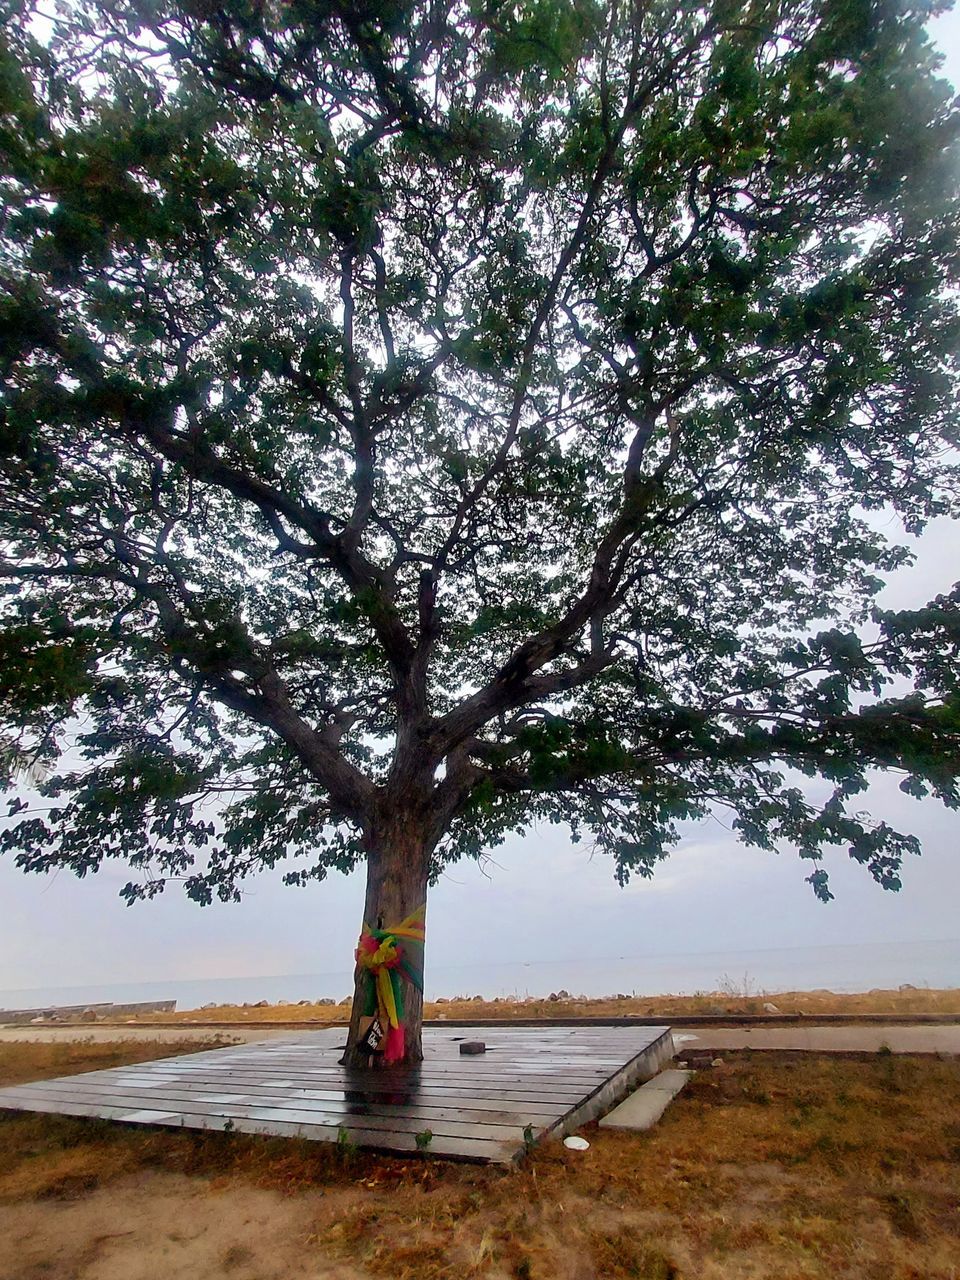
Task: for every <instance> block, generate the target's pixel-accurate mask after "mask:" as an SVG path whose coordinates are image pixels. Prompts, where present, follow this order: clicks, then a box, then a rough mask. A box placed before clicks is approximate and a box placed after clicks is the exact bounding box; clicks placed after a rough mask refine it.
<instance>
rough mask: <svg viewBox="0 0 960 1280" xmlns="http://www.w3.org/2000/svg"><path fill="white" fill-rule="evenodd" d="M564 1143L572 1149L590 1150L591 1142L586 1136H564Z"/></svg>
mask: <svg viewBox="0 0 960 1280" xmlns="http://www.w3.org/2000/svg"><path fill="white" fill-rule="evenodd" d="M563 1145H564V1146H565V1147H569V1148H570V1150H571V1151H589V1150H590V1143H589V1142H588V1141H587V1140H586V1138H578V1137H576V1136H574V1137H572V1138H564V1140H563Z"/></svg>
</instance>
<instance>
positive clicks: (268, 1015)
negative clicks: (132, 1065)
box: [138, 980, 960, 1025]
mask: <svg viewBox="0 0 960 1280" xmlns="http://www.w3.org/2000/svg"><path fill="white" fill-rule="evenodd" d="M734 986H735V984H733V983H731V984H730V985H729V989H728V990H727V991H726V992H712V993H707V994H702V995H695V996H671V995H662V996H624V997H623V998H622V999H620V998H609V999H602V1000H556V1001H553V1000H532V1001H514V1000H445V1001H443V1002H441V1003H439V1004H437V1003H435V1002H430V1003H428V1004H426V1006H425V1007H424V1014H425V1016H426V1017H427V1018H444V1017H446V1018H450V1019H464V1018H470V1019H477V1020H481V1019H485V1018H498V1019H507V1020H509V1019H512V1018H558V1017H562V1018H574V1017H594V1018H606V1017H623V1016H627V1015H634V1016H639V1017H648V1018H672V1019H674V1020H677V1019H681V1018H684V1017H690V1016H692V1015H697V1014H714V1015H724V1014H726V1015H730V1016H740V1015H743V1014H760V1013H763V1011H764V1009H763V1006H764V1004H770V1003H772V1004H774V1005H776V1007H777V1009H778V1010H779V1011H780V1012H781V1013H784V1014H787V1013H802V1014H805V1015H806V1016H809V1017H816V1016H817V1015H823V1014H840V1015H843V1014H851V1015H852V1014H897V1015H900V1016H903V1015H908V1016H909V1015H911V1014H924V1013H933V1014H945V1015H950V1016H953V1015H956V1016H960V988H950V989H948V990H943V991H932V990H928V989H926V988H918V989H915V990H912V991H869V992H860V993H856V994H850V995H838V994H836V993H834V992H832V991H786V992H775V993H773V994H770V993H764V994H763V995H748V994H744V992H745V991H747V990H749V988H750V983H749V980H744V981H743V982H741V983H740V987H741V992H740V993H739V994H738V993H737V992H736V990H735V989H734ZM349 1017H350V1008H349V1006H348V1005H318V1004H310V1005H298V1004H279V1005H269V1006H267V1007H266V1008H262V1009H258V1008H255V1007H247V1008H237V1007H235V1006H231V1005H223V1006H220V1007H219V1008H216V1009H203V1010H199V1009H184V1010H182V1011H181V1012H179V1013H175V1014H169V1013H166V1014H146V1015H143V1016H142V1017H141V1018H139V1019H138V1021H140V1022H150V1023H167V1022H187V1023H196V1024H201V1025H202V1024H203V1023H205V1022H215V1023H220V1022H237V1023H244V1022H316V1021H320V1022H346V1021H348V1020H349Z"/></svg>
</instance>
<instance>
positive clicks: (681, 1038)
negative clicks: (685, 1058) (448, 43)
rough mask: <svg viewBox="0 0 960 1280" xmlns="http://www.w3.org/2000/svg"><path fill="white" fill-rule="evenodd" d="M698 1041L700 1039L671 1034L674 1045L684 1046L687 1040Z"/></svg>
mask: <svg viewBox="0 0 960 1280" xmlns="http://www.w3.org/2000/svg"><path fill="white" fill-rule="evenodd" d="M699 1039H700V1037H699V1036H685V1035H679V1036H678V1035H677V1033H676V1032H674V1033H673V1043H674V1044H686V1043H687V1041H688V1040H699Z"/></svg>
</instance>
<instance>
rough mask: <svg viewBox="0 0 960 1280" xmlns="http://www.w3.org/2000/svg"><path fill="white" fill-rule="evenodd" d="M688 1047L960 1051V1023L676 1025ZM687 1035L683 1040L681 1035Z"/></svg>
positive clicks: (679, 1051) (678, 1041)
mask: <svg viewBox="0 0 960 1280" xmlns="http://www.w3.org/2000/svg"><path fill="white" fill-rule="evenodd" d="M673 1036H674V1041H675V1042H676V1044H677V1056H678V1057H680V1058H682V1057H683V1051H684V1049H685V1048H686V1049H690V1050H702V1049H718V1050H723V1049H807V1050H809V1051H810V1052H813V1053H851V1052H853V1053H876V1052H877V1050H878V1049H883V1048H886V1049H889V1050H890V1051H891V1052H892V1053H952V1054H960V1026H945V1027H937V1026H919V1027H901V1026H891V1027H806V1026H804V1027H796V1026H794V1027H710V1028H704V1027H682V1026H674V1027H673ZM681 1036H683V1037H686V1038H685V1039H683V1040H681V1039H680V1037H681Z"/></svg>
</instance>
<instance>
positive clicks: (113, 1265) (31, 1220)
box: [0, 1172, 365, 1280]
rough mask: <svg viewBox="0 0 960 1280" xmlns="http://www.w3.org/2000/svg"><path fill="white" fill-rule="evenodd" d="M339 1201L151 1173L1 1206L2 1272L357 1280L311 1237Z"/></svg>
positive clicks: (92, 1278) (116, 1279)
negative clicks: (64, 1196) (72, 1195)
mask: <svg viewBox="0 0 960 1280" xmlns="http://www.w3.org/2000/svg"><path fill="white" fill-rule="evenodd" d="M347 1195H348V1198H349V1194H348V1193H347ZM333 1199H334V1197H332V1196H325V1195H323V1193H316V1192H315V1193H313V1194H309V1195H301V1196H297V1197H295V1198H292V1197H284V1196H281V1195H278V1194H277V1192H275V1191H272V1190H269V1191H268V1190H260V1189H259V1188H256V1187H244V1186H237V1185H231V1186H230V1187H229V1189H227V1188H225V1187H224V1188H221V1189H218V1188H217V1187H216V1186H215V1184H212V1183H211V1182H210V1181H208V1180H204V1179H197V1178H187V1177H184V1176H183V1175H182V1174H163V1173H154V1172H149V1173H144V1174H142V1175H138V1176H136V1177H133V1178H129V1179H127V1180H126V1181H125V1182H122V1183H118V1184H114V1185H113V1186H111V1187H109V1188H103V1189H101V1190H97V1191H93V1192H91V1193H89V1194H85V1195H82V1196H80V1197H78V1198H77V1199H72V1200H71V1199H68V1200H58V1199H50V1200H43V1201H33V1202H28V1203H25V1204H15V1205H0V1276H2V1277H4V1280H7V1278H9V1280H13V1278H14V1277H16V1280H51V1278H52V1277H56V1280H60V1278H61V1277H62V1278H63V1280H66V1278H67V1277H70V1278H71V1280H158V1277H162V1278H163V1280H200V1278H203V1280H211V1278H212V1277H217V1276H229V1277H230V1280H301V1277H310V1280H356V1278H357V1277H358V1276H360V1275H362V1274H365V1273H361V1272H358V1271H356V1270H355V1269H354V1268H352V1267H345V1266H343V1265H342V1264H338V1263H333V1262H330V1261H329V1260H327V1261H325V1260H324V1258H323V1253H322V1250H318V1249H317V1247H316V1243H315V1242H314V1244H313V1247H311V1244H310V1240H311V1236H313V1237H314V1238H315V1237H316V1235H317V1231H318V1227H319V1228H320V1230H321V1232H322V1230H323V1229H324V1227H325V1226H326V1222H327V1219H329V1217H330V1208H331V1207H332V1206H331V1205H330V1204H329V1202H330V1201H332V1200H333Z"/></svg>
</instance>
